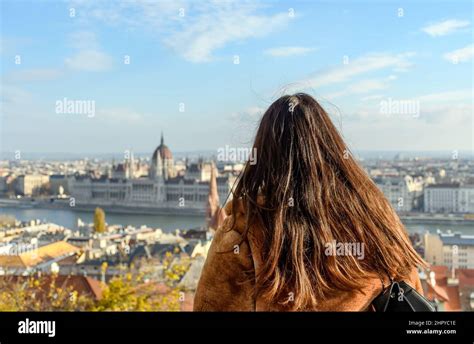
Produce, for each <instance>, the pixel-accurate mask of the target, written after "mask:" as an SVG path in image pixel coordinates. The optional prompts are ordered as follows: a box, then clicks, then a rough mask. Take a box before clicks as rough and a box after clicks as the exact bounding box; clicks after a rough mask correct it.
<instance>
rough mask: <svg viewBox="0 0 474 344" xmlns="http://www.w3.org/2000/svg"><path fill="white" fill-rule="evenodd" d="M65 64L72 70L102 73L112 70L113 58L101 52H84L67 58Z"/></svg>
mask: <svg viewBox="0 0 474 344" xmlns="http://www.w3.org/2000/svg"><path fill="white" fill-rule="evenodd" d="M64 63H65V64H66V66H67V67H69V68H71V69H75V70H82V71H89V72H100V71H104V70H108V69H110V67H111V65H112V58H111V57H110V56H109V55H107V54H106V53H104V52H101V51H97V50H83V51H79V52H78V53H77V54H76V55H74V56H72V57H68V58H66V60H65V61H64Z"/></svg>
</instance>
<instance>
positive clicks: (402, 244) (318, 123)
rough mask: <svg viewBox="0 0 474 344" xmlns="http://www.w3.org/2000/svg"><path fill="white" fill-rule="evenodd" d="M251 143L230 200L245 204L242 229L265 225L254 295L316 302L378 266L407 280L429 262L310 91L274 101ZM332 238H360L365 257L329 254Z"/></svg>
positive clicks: (296, 304)
mask: <svg viewBox="0 0 474 344" xmlns="http://www.w3.org/2000/svg"><path fill="white" fill-rule="evenodd" d="M253 151H255V152H256V153H257V154H256V163H255V164H250V163H247V164H246V166H245V169H244V170H243V171H242V174H241V175H240V177H239V180H238V182H237V185H236V187H235V190H234V196H233V197H234V198H233V201H232V202H233V204H232V207H233V208H234V209H235V208H236V207H237V206H238V205H237V204H236V202H243V205H244V208H245V213H246V223H247V228H246V230H245V232H244V236H246V235H248V234H249V230H250V227H251V226H252V224H255V223H258V224H259V225H258V226H257V227H255V228H258V230H260V231H261V232H262V233H260V234H261V236H262V237H263V240H262V241H261V243H262V244H261V248H260V252H259V253H260V254H261V256H262V262H263V264H262V266H261V267H260V272H259V274H258V275H257V276H256V294H257V295H258V296H260V297H263V298H264V299H266V300H268V301H271V302H278V303H280V304H285V305H287V307H288V308H290V309H296V310H298V309H310V308H312V307H314V306H316V305H317V303H318V300H322V299H323V298H324V297H327V296H328V295H331V294H333V293H334V292H337V291H349V290H354V289H362V287H364V282H365V283H367V279H368V278H369V277H371V278H373V277H374V274H378V275H381V276H387V275H389V276H390V277H394V278H403V277H406V276H408V275H409V274H410V272H411V270H412V269H413V268H414V267H416V266H417V265H424V262H423V260H422V259H421V258H420V256H419V255H418V254H417V253H416V252H415V250H414V249H413V247H412V245H411V243H410V241H409V239H408V237H407V234H406V231H405V229H404V227H403V225H402V223H401V222H400V220H399V218H398V216H397V215H396V213H395V212H394V210H393V209H392V207H391V205H390V203H389V202H388V201H387V200H386V199H385V197H384V196H383V194H382V192H381V191H380V190H379V189H378V188H377V186H376V185H375V184H374V183H373V182H372V180H371V179H370V178H369V176H368V175H367V174H366V173H365V171H364V170H363V169H362V168H361V167H360V166H359V164H358V163H357V162H356V160H355V159H354V158H353V156H352V155H351V153H350V151H349V150H348V148H347V146H346V144H345V143H344V140H343V139H342V137H341V135H340V134H339V132H338V130H337V129H336V127H335V126H334V124H333V123H332V121H331V119H330V117H329V116H328V114H327V113H326V112H325V111H324V109H323V108H322V107H321V106H320V105H319V104H318V102H317V101H316V100H314V99H313V98H312V97H311V96H309V95H307V94H302V93H299V94H296V95H293V96H283V97H281V98H279V99H278V100H276V101H275V102H274V103H273V104H272V105H271V106H270V107H269V108H268V110H267V111H266V112H265V114H264V115H263V117H262V119H261V122H260V125H259V128H258V130H257V134H256V138H255V143H254V146H253ZM254 159H255V157H254ZM262 199H263V202H261V200H262ZM332 242H337V243H360V244H363V245H364V250H365V256H364V259H359V258H358V257H356V256H354V255H344V256H336V255H328V254H327V252H326V249H327V247H328V246H327V244H328V243H332ZM289 293H292V295H294V299H290V298H289V297H288V295H289Z"/></svg>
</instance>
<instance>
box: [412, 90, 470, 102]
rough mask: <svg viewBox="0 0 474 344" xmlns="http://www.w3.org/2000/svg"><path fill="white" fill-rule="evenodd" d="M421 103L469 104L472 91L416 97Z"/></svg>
mask: <svg viewBox="0 0 474 344" xmlns="http://www.w3.org/2000/svg"><path fill="white" fill-rule="evenodd" d="M417 99H419V100H420V101H422V102H433V103H445V102H447V103H452V102H462V101H464V102H467V103H469V102H471V100H472V90H471V89H459V90H454V91H446V92H439V93H430V94H425V95H422V96H420V97H418V98H417Z"/></svg>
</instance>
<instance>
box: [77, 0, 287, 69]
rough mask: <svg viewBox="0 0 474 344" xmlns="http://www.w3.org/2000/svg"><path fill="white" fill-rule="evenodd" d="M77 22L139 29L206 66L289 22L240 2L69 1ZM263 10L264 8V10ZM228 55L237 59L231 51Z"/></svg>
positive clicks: (282, 16)
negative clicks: (221, 52) (227, 50)
mask: <svg viewBox="0 0 474 344" xmlns="http://www.w3.org/2000/svg"><path fill="white" fill-rule="evenodd" d="M73 4H74V5H71V6H76V8H77V12H78V13H79V14H80V16H81V20H85V21H90V20H92V19H95V20H99V21H102V22H105V23H106V24H109V25H114V26H121V27H124V28H126V29H127V30H134V29H137V28H142V29H144V30H146V31H148V32H150V33H152V34H153V35H155V36H156V37H157V38H158V40H160V41H161V42H163V43H164V44H165V45H166V46H167V47H169V48H170V49H172V50H173V51H175V52H177V53H178V54H179V55H180V56H181V57H183V58H184V59H186V60H188V61H190V62H197V63H199V62H208V61H211V60H212V59H213V54H214V52H215V51H216V50H218V49H220V48H223V47H225V46H226V45H228V44H230V43H240V42H244V41H245V40H248V39H254V38H259V37H263V36H266V35H269V34H270V33H272V32H274V31H276V30H279V29H281V28H282V27H284V26H285V25H286V24H287V23H288V22H289V21H290V20H291V19H292V18H291V17H290V16H289V15H288V13H287V12H285V11H283V12H279V13H275V14H266V13H265V14H263V13H260V11H259V10H260V9H261V8H262V7H263V5H260V4H259V3H258V2H239V1H232V0H231V1H186V0H181V1H176V2H175V1H173V2H171V1H156V2H155V1H146V0H137V1H124V2H119V3H118V4H117V3H116V2H112V3H110V4H108V3H107V2H86V3H84V2H82V1H73ZM266 6H268V5H266ZM233 54H237V55H238V54H239V53H238V51H236V52H235V53H233Z"/></svg>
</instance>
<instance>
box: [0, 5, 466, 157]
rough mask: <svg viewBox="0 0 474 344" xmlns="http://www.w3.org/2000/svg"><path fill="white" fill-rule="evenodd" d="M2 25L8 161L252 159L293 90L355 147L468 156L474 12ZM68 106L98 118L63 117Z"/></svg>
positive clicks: (13, 12)
mask: <svg viewBox="0 0 474 344" xmlns="http://www.w3.org/2000/svg"><path fill="white" fill-rule="evenodd" d="M71 14H73V15H72V16H71ZM1 19H2V24H1V27H2V32H1V43H2V45H1V51H0V54H1V55H0V56H1V62H2V65H1V67H2V70H1V75H2V80H1V86H2V99H1V105H2V111H1V118H0V125H1V139H0V143H1V149H2V150H3V151H15V150H20V151H24V152H71V153H81V152H84V153H89V152H90V153H98V152H121V151H123V150H126V149H133V150H134V151H137V152H147V151H150V152H151V151H152V150H153V149H154V147H155V146H156V145H157V144H158V143H159V139H160V133H161V131H164V133H165V138H166V142H167V144H168V145H169V146H170V147H171V149H172V150H174V151H192V150H214V149H218V148H219V147H223V146H225V145H230V146H236V147H240V146H246V145H248V144H249V143H250V142H251V140H252V137H253V134H254V131H255V128H256V125H257V123H258V120H259V118H260V116H261V114H262V112H263V111H264V110H265V109H266V107H268V105H269V104H271V102H272V101H274V100H275V99H276V98H277V97H278V96H280V95H282V94H284V93H285V92H297V91H305V92H308V93H310V94H312V95H313V96H315V97H316V98H317V99H318V100H319V101H320V102H321V103H322V104H323V106H325V107H326V108H327V110H328V111H329V112H330V114H331V116H332V118H333V119H334V121H335V123H336V124H337V126H338V127H339V128H340V129H341V131H342V133H343V135H344V137H345V138H346V140H347V141H348V143H349V144H350V146H351V148H353V149H354V150H412V151H419V150H459V151H465V150H472V149H473V137H472V136H473V119H472V109H473V107H472V104H473V91H472V90H473V88H472V75H473V64H472V59H473V49H474V48H473V34H472V32H473V30H472V3H471V1H469V0H468V1H437V2H434V3H432V2H427V1H410V2H394V1H382V2H381V1H364V2H360V1H335V2H326V1H323V2H317V1H259V2H256V1H248V2H244V1H211V2H206V1H199V2H198V1H186V0H183V1H180V0H178V1H142V0H137V1H84V0H80V1H79V0H76V1H42V2H39V3H38V2H37V1H9V0H2V1H1ZM18 56H19V57H20V58H21V64H15V59H18ZM124 56H129V57H130V64H125V63H124ZM236 58H238V62H239V63H238V64H236V63H234V62H235V59H236ZM64 98H67V99H69V100H90V101H94V102H95V116H93V117H88V116H86V115H84V114H58V113H56V111H55V104H56V102H57V101H58V100H62V99H64ZM388 101H395V103H396V102H399V103H403V102H407V101H408V102H412V103H411V104H416V105H418V106H419V111H418V112H417V113H416V114H415V113H410V112H408V113H404V112H403V111H399V112H397V111H396V110H394V111H392V112H391V113H388V114H387V113H383V112H382V111H381V104H382V102H388ZM180 103H183V104H184V111H183V112H181V111H179V109H180Z"/></svg>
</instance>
